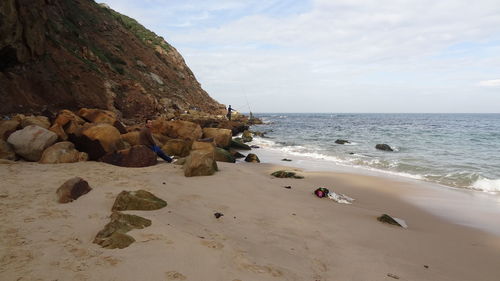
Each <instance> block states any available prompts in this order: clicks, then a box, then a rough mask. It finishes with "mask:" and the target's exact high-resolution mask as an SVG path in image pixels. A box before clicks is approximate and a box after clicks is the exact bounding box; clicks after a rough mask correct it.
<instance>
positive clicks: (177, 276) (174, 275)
mask: <svg viewBox="0 0 500 281" xmlns="http://www.w3.org/2000/svg"><path fill="white" fill-rule="evenodd" d="M165 276H166V277H167V279H168V280H186V276H184V275H183V274H182V273H179V272H177V271H174V270H172V271H169V272H165Z"/></svg>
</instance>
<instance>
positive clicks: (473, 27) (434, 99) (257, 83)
mask: <svg viewBox="0 0 500 281" xmlns="http://www.w3.org/2000/svg"><path fill="white" fill-rule="evenodd" d="M97 1H98V2H99V0H97ZM102 2H105V3H107V4H108V5H109V6H110V7H111V8H113V9H115V10H117V11H119V12H121V13H123V14H126V15H128V16H130V17H133V18H135V19H137V20H138V21H139V22H140V23H142V24H143V25H144V26H146V27H147V28H149V29H151V30H152V31H154V32H155V33H157V34H158V35H161V36H163V37H164V38H165V39H166V40H167V41H168V42H169V43H170V44H172V45H173V46H174V47H175V48H176V49H177V50H178V51H179V52H180V53H181V54H182V55H183V57H184V59H185V60H186V62H187V64H188V66H189V67H190V68H191V70H192V71H193V72H194V74H195V75H196V77H197V79H198V81H200V83H201V84H202V87H203V88H204V89H205V90H206V91H207V92H208V93H209V94H210V96H212V97H213V98H215V99H216V100H217V101H219V102H221V103H223V104H231V105H233V107H235V108H236V109H238V110H240V111H244V112H248V109H251V110H252V111H253V112H496V113H498V112H500V0H475V1H470V0H439V1H436V0H311V1H298V0H267V1H262V0H260V1H257V0H238V1H236V0H234V1H231V0H184V1H174V0H104V1H102ZM247 100H248V102H247Z"/></svg>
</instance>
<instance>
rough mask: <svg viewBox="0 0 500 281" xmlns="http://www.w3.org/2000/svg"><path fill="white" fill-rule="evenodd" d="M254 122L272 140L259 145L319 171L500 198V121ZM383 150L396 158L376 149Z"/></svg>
mask: <svg viewBox="0 0 500 281" xmlns="http://www.w3.org/2000/svg"><path fill="white" fill-rule="evenodd" d="M254 115H255V116H256V117H259V118H261V119H262V120H263V121H264V124H263V125H257V126H253V127H252V130H255V131H261V132H265V137H264V138H260V137H256V138H255V140H254V141H253V142H252V144H256V145H258V146H261V147H262V148H263V149H266V150H267V151H270V152H275V153H276V154H277V155H280V156H281V155H283V158H286V157H289V158H292V160H293V158H294V157H295V158H300V159H302V160H301V161H302V162H303V163H305V164H306V165H309V166H312V167H313V169H314V167H327V166H328V164H334V165H336V166H339V167H342V166H343V167H356V168H361V169H365V170H371V171H378V172H382V173H388V174H396V175H400V176H403V177H408V178H413V179H419V180H423V181H429V182H434V183H438V184H440V185H445V186H449V187H454V188H463V189H474V190H478V191H483V192H488V193H496V194H500V114H324V113H322V114H318V113H315V114H305V113H294V114H290V113H271V114H254ZM337 139H344V140H348V141H349V142H350V143H348V144H343V145H342V144H336V143H335V140H337ZM381 143H385V144H388V145H389V146H391V147H392V148H393V149H394V151H392V152H389V151H381V150H377V149H375V145H376V144H381ZM282 164H286V163H284V162H282ZM306 168H307V167H306ZM316 170H317V169H316Z"/></svg>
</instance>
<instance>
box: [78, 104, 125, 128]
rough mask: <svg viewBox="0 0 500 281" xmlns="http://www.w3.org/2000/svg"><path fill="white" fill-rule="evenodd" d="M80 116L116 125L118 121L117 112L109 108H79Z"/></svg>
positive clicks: (91, 120) (88, 119)
mask: <svg viewBox="0 0 500 281" xmlns="http://www.w3.org/2000/svg"><path fill="white" fill-rule="evenodd" d="M77 114H78V116H80V117H82V118H83V119H85V120H87V121H88V122H92V123H106V124H109V125H112V126H114V124H115V122H116V121H117V118H116V113H114V112H113V111H109V110H103V109H93V108H81V109H80V110H78V113H77Z"/></svg>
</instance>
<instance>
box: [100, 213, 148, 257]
mask: <svg viewBox="0 0 500 281" xmlns="http://www.w3.org/2000/svg"><path fill="white" fill-rule="evenodd" d="M150 225H151V220H148V219H145V218H143V217H139V216H136V215H130V214H123V213H120V212H113V213H112V214H111V221H110V222H109V223H108V224H106V226H104V229H102V230H101V231H99V233H97V235H96V237H95V238H94V241H93V243H95V244H98V245H101V246H102V247H103V248H107V249H116V248H118V249H123V248H126V247H128V246H130V244H132V243H134V242H135V239H134V238H133V237H132V236H130V235H127V234H126V233H127V232H129V231H130V230H132V229H143V228H145V227H148V226H150Z"/></svg>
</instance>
